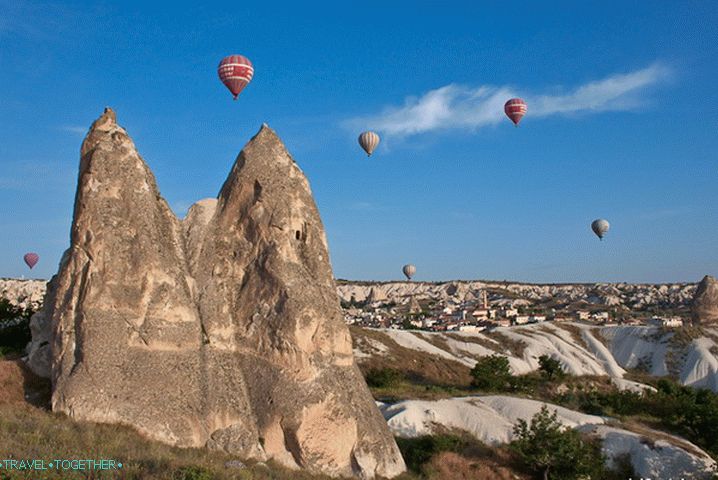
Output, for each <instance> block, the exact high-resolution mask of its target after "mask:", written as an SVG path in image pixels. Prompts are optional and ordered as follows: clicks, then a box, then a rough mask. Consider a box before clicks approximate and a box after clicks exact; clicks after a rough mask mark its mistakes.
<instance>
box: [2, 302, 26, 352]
mask: <svg viewBox="0 0 718 480" xmlns="http://www.w3.org/2000/svg"><path fill="white" fill-rule="evenodd" d="M33 313H34V312H33V311H32V310H31V309H29V308H27V309H23V308H21V307H17V306H15V305H12V304H11V303H10V301H9V300H7V299H4V298H3V299H0V355H3V354H7V353H11V352H23V351H24V350H25V346H27V344H28V342H29V341H30V340H31V339H32V336H31V334H30V317H31V316H32V314H33Z"/></svg>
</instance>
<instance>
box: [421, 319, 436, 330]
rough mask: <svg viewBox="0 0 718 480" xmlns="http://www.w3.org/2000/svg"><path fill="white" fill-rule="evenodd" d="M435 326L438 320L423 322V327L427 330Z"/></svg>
mask: <svg viewBox="0 0 718 480" xmlns="http://www.w3.org/2000/svg"><path fill="white" fill-rule="evenodd" d="M435 324H436V320H434V319H433V318H425V319H424V320H423V325H424V327H425V328H430V327H433V326H434V325H435Z"/></svg>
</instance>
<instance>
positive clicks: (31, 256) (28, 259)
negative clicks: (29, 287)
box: [22, 252, 40, 270]
mask: <svg viewBox="0 0 718 480" xmlns="http://www.w3.org/2000/svg"><path fill="white" fill-rule="evenodd" d="M22 258H23V260H25V263H26V264H27V266H28V267H30V270H32V267H34V266H35V265H37V262H38V260H40V255H38V254H37V253H32V252H30V253H26V254H25V256H24V257H22Z"/></svg>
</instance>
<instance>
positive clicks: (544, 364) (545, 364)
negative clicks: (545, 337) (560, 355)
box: [539, 355, 565, 380]
mask: <svg viewBox="0 0 718 480" xmlns="http://www.w3.org/2000/svg"><path fill="white" fill-rule="evenodd" d="M539 371H541V375H542V376H544V377H546V378H547V379H548V380H554V379H557V378H561V377H563V376H564V375H565V373H564V371H563V369H562V368H561V362H559V361H558V360H556V359H555V358H551V357H549V356H548V355H541V356H540V357H539Z"/></svg>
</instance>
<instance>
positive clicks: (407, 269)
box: [401, 263, 416, 280]
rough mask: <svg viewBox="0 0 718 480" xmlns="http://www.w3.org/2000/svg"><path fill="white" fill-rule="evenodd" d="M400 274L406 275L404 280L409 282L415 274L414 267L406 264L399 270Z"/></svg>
mask: <svg viewBox="0 0 718 480" xmlns="http://www.w3.org/2000/svg"><path fill="white" fill-rule="evenodd" d="M401 271H402V272H404V275H406V278H407V279H409V280H411V277H413V276H414V274H415V273H416V267H415V266H414V265H412V264H411V263H408V264H406V265H404V267H403V268H402V269H401Z"/></svg>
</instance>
